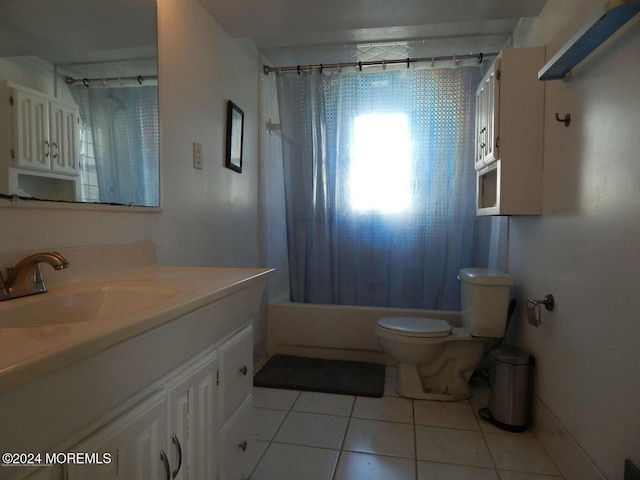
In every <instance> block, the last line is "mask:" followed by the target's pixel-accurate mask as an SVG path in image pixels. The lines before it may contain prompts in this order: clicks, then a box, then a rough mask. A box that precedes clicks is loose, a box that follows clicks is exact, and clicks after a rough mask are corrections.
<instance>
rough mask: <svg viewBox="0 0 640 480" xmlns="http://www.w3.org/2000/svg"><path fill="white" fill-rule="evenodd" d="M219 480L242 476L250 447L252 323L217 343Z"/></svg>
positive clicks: (243, 475) (246, 476) (240, 477)
mask: <svg viewBox="0 0 640 480" xmlns="http://www.w3.org/2000/svg"><path fill="white" fill-rule="evenodd" d="M218 352H219V355H220V407H221V408H220V431H219V440H218V443H219V451H220V475H219V479H220V480H223V479H224V480H245V479H246V478H248V476H249V473H250V472H249V471H247V469H248V466H249V461H248V456H249V454H250V452H251V449H252V445H251V442H252V439H253V432H252V431H251V415H252V405H253V400H252V399H253V397H252V391H253V368H252V363H251V362H252V361H253V327H252V326H251V325H248V326H247V327H245V328H244V329H243V330H242V331H240V332H239V333H237V334H236V335H234V336H233V337H231V338H230V339H229V340H227V341H226V342H224V343H223V344H221V345H220V347H219V349H218Z"/></svg>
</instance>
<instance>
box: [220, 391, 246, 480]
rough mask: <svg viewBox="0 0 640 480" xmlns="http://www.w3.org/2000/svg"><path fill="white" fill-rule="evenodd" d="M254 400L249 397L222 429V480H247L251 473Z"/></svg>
mask: <svg viewBox="0 0 640 480" xmlns="http://www.w3.org/2000/svg"><path fill="white" fill-rule="evenodd" d="M252 398H253V396H251V395H249V397H248V398H247V399H246V400H245V401H244V403H243V404H242V405H241V406H240V408H238V410H236V412H235V413H234V414H233V416H232V417H231V418H230V419H229V421H228V422H227V423H226V424H225V425H224V426H223V427H222V428H221V429H220V438H219V443H220V477H219V478H220V480H245V479H246V478H248V476H249V474H250V473H251V472H250V471H249V468H250V467H252V465H251V464H250V463H249V457H250V455H251V449H252V448H253V445H252V439H253V430H252V424H251V420H252V413H253V412H252V407H253V402H252Z"/></svg>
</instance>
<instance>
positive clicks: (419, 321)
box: [377, 317, 451, 338]
mask: <svg viewBox="0 0 640 480" xmlns="http://www.w3.org/2000/svg"><path fill="white" fill-rule="evenodd" d="M377 324H378V327H380V328H382V329H384V330H387V331H389V332H392V333H394V334H397V335H403V336H406V337H419V338H435V337H447V336H449V335H451V325H449V323H448V322H447V321H446V320H440V319H437V318H423V317H386V318H381V319H380V320H378V322H377Z"/></svg>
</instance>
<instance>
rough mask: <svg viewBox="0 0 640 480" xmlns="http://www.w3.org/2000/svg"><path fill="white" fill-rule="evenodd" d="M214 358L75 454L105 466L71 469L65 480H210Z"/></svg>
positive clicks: (182, 373) (179, 375)
mask: <svg viewBox="0 0 640 480" xmlns="http://www.w3.org/2000/svg"><path fill="white" fill-rule="evenodd" d="M216 373H217V358H216V354H215V352H214V353H210V354H209V355H207V356H206V357H205V358H204V359H200V360H198V361H196V362H195V363H194V364H193V365H189V366H186V367H184V368H181V369H180V370H179V372H176V373H175V374H174V375H172V376H171V378H170V379H168V380H167V382H166V384H164V385H163V386H162V388H161V391H160V392H159V393H157V394H155V395H153V396H152V397H151V398H150V399H148V400H146V401H144V402H143V403H142V404H141V405H139V406H137V407H135V408H133V409H132V410H131V411H129V412H128V413H126V414H124V415H123V416H121V417H120V418H119V419H118V420H115V421H113V422H111V423H110V424H108V425H107V426H106V427H103V428H102V429H101V430H100V431H98V432H97V433H95V434H94V435H92V436H91V437H90V438H89V439H87V440H86V441H84V442H82V443H80V444H78V445H77V446H76V447H74V448H73V449H72V451H74V452H89V453H93V452H96V453H99V454H101V453H103V452H108V453H109V454H110V455H111V462H110V463H109V464H107V465H95V466H91V465H69V467H68V480H74V479H83V478H85V479H86V478H92V479H94V478H96V479H98V478H99V479H129V478H139V479H147V478H148V479H156V478H169V475H170V476H171V478H172V479H180V480H186V479H213V478H215V475H216V455H215V444H214V438H215V428H216V421H215V413H216V406H217V400H216V396H215V394H216V381H215V378H216Z"/></svg>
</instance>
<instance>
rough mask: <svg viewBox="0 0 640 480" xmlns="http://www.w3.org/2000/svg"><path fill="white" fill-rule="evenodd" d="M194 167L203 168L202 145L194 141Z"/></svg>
mask: <svg viewBox="0 0 640 480" xmlns="http://www.w3.org/2000/svg"><path fill="white" fill-rule="evenodd" d="M193 168H197V169H201V168H202V145H201V144H199V143H196V142H193Z"/></svg>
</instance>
